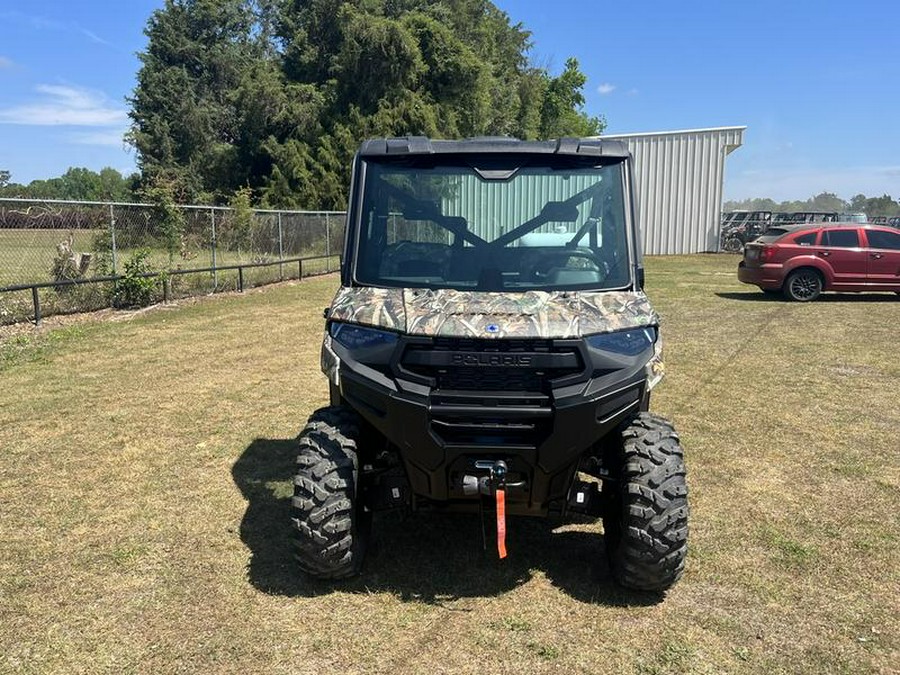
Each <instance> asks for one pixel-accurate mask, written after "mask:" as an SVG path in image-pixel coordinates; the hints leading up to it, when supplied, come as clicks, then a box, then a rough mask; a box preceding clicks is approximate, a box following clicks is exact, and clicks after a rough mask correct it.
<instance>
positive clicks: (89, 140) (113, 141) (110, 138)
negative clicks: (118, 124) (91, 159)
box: [69, 127, 127, 148]
mask: <svg viewBox="0 0 900 675" xmlns="http://www.w3.org/2000/svg"><path fill="white" fill-rule="evenodd" d="M126 131H127V129H125V128H124V127H123V128H118V129H103V130H100V131H85V132H79V133H76V134H72V135H71V136H70V137H69V139H70V140H71V141H72V143H77V144H78V145H106V146H110V147H115V148H122V147H125V132H126Z"/></svg>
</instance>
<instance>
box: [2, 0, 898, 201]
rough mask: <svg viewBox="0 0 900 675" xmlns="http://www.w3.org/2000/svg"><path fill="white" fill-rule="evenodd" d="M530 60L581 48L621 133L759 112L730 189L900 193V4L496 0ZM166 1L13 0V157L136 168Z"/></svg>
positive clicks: (9, 124) (740, 193)
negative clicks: (133, 134)
mask: <svg viewBox="0 0 900 675" xmlns="http://www.w3.org/2000/svg"><path fill="white" fill-rule="evenodd" d="M495 4H497V5H498V6H499V7H500V8H501V9H503V10H505V11H506V12H508V13H509V15H510V17H511V18H512V20H513V21H514V22H521V23H522V24H524V26H525V27H526V28H528V29H529V30H531V31H532V32H533V42H534V49H533V52H532V58H533V60H534V61H535V62H536V63H537V64H538V65H544V66H548V67H549V68H550V69H551V70H553V71H558V70H559V69H560V68H561V67H562V66H563V64H564V62H565V60H566V58H567V57H568V56H575V57H577V58H578V59H579V61H580V63H581V67H582V70H583V71H584V72H585V73H586V74H587V76H588V83H587V86H586V87H585V95H586V98H587V111H588V112H589V113H591V114H595V115H603V116H604V117H605V118H606V119H607V122H608V131H609V132H610V133H626V132H641V131H659V130H671V129H691V128H702V127H713V126H730V125H747V127H748V129H747V132H746V134H745V142H744V146H743V147H742V148H740V149H738V150H737V151H735V152H734V153H733V154H732V155H731V156H730V157H729V160H728V163H727V168H726V181H725V196H726V198H733V199H740V198H745V197H753V196H769V197H773V198H775V199H779V200H781V199H805V198H807V197H809V196H811V195H813V194H815V193H817V192H820V191H822V190H828V191H832V192H836V193H837V194H838V195H840V196H842V197H844V198H849V197H851V196H852V195H854V194H856V193H859V192H863V193H865V194H867V195H869V196H873V195H881V194H882V193H885V192H887V193H889V194H891V195H893V196H894V197H895V198H897V197H900V124H897V122H896V120H897V119H898V118H900V86H898V85H900V49H898V48H897V34H898V30H900V28H898V26H900V3H896V2H893V1H890V2H889V1H886V0H885V1H881V2H876V1H874V0H861V1H858V2H853V3H847V2H834V1H833V0H819V1H815V2H814V1H811V0H798V1H795V2H791V1H790V0H781V1H780V2H774V1H769V0H761V1H756V2H752V3H742V2H741V3H739V2H729V1H727V0H718V1H715V2H713V1H703V2H700V1H693V0H683V1H682V2H672V1H671V0H670V1H667V2H663V1H659V0H644V1H643V2H622V1H621V0H616V1H615V2H608V1H605V0H559V1H557V2H548V1H547V0H495ZM161 5H162V0H124V1H123V0H119V1H118V2H112V1H106V0H105V1H102V2H101V1H100V0H93V1H92V0H81V1H78V0H69V1H63V0H28V1H26V0H6V1H5V2H4V3H3V4H2V5H0V168H5V169H8V170H10V171H12V174H13V180H16V181H18V182H28V181H30V180H32V179H35V178H48V177H52V176H56V175H59V174H61V173H62V172H63V171H65V169H66V168H67V167H69V166H87V167H89V168H92V169H95V170H96V169H100V168H102V167H103V166H112V167H114V168H116V169H119V170H120V171H123V172H127V171H131V170H132V169H133V168H134V163H135V161H134V155H133V153H131V152H130V151H129V150H128V149H127V148H126V147H125V146H124V145H123V142H122V140H121V135H122V133H123V131H124V130H125V129H126V127H127V124H128V120H127V116H126V110H127V104H126V102H125V97H126V96H127V95H128V94H129V93H130V92H131V90H132V89H133V87H134V81H135V73H136V71H137V68H138V65H139V62H138V60H137V58H136V56H135V53H136V52H138V51H140V50H141V49H142V48H143V46H144V44H145V38H144V36H143V33H142V31H143V27H144V25H145V23H146V20H147V18H148V17H149V15H150V13H151V12H152V11H153V10H154V9H155V8H157V7H159V6H161Z"/></svg>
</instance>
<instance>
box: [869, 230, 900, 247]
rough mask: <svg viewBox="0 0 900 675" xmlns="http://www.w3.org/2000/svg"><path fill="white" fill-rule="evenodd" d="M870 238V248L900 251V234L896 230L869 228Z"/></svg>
mask: <svg viewBox="0 0 900 675" xmlns="http://www.w3.org/2000/svg"><path fill="white" fill-rule="evenodd" d="M866 237H868V239H869V248H886V249H889V250H891V251H900V234H898V233H896V232H881V231H880V230H869V231H868V232H866Z"/></svg>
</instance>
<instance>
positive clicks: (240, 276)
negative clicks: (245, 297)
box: [238, 267, 244, 293]
mask: <svg viewBox="0 0 900 675" xmlns="http://www.w3.org/2000/svg"><path fill="white" fill-rule="evenodd" d="M238 292H239V293H243V292H244V268H243V267H238Z"/></svg>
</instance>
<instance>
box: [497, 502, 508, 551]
mask: <svg viewBox="0 0 900 675" xmlns="http://www.w3.org/2000/svg"><path fill="white" fill-rule="evenodd" d="M497 552H498V553H499V554H500V559H501V560H502V559H503V558H505V557H506V492H505V491H503V490H499V489H498V490H497Z"/></svg>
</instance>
